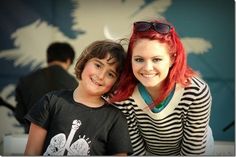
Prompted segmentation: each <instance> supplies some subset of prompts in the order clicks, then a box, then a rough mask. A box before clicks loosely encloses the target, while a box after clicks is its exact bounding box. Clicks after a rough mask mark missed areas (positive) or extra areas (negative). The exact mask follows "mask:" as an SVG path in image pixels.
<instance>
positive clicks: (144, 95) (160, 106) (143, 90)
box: [138, 83, 175, 113]
mask: <svg viewBox="0 0 236 157" xmlns="http://www.w3.org/2000/svg"><path fill="white" fill-rule="evenodd" d="M138 90H139V92H140V94H141V96H142V98H143V99H144V101H145V102H146V104H148V105H151V104H152V103H153V100H152V98H151V96H150V95H149V93H148V91H147V90H146V88H145V87H144V86H143V85H142V84H141V83H139V84H138ZM174 91H175V89H174V90H172V91H171V93H170V94H169V95H168V96H167V98H166V99H165V100H163V101H162V102H161V103H160V104H158V105H156V106H155V107H154V108H153V109H152V112H154V113H158V112H160V111H161V110H163V109H164V108H165V107H166V106H167V104H168V103H169V102H170V100H171V98H172V97H173V95H174Z"/></svg>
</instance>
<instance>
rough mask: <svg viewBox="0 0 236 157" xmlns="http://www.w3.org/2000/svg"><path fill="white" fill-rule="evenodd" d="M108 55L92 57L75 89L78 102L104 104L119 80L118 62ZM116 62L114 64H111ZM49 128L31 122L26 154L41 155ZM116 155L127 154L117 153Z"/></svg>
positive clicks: (93, 104)
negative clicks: (104, 96) (103, 96)
mask: <svg viewBox="0 0 236 157" xmlns="http://www.w3.org/2000/svg"><path fill="white" fill-rule="evenodd" d="M114 62H115V60H114V59H110V56H109V55H108V56H107V57H106V58H104V59H98V58H92V59H90V60H89V61H88V62H87V63H86V65H85V67H84V70H83V72H82V74H81V75H82V79H81V80H79V85H78V87H77V88H76V89H75V91H74V94H73V98H74V100H75V101H76V102H79V103H82V104H84V105H86V106H89V107H93V108H96V107H100V106H102V105H103V104H104V100H102V99H101V96H102V95H103V94H105V93H107V92H108V91H109V90H110V89H111V88H112V86H113V85H114V83H115V82H116V80H117V75H118V74H117V73H116V68H117V63H114ZM110 63H114V64H110ZM88 98H89V99H88ZM46 135H47V130H46V129H44V128H42V127H40V126H37V125H35V124H34V123H31V126H30V132H29V137H28V142H27V145H26V150H25V155H41V154H42V149H43V145H44V141H45V138H46ZM114 155H127V153H117V154H114Z"/></svg>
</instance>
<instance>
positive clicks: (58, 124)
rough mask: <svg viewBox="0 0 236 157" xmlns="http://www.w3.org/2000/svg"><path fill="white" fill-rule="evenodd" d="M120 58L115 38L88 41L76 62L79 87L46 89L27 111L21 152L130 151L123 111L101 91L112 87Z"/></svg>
mask: <svg viewBox="0 0 236 157" xmlns="http://www.w3.org/2000/svg"><path fill="white" fill-rule="evenodd" d="M124 59H125V51H124V49H123V47H122V46H121V45H120V44H118V43H115V42H112V41H107V40H104V41H96V42H94V43H92V44H91V45H89V46H88V47H87V48H86V49H85V50H84V51H83V52H82V54H81V56H80V57H79V59H78V61H77V63H76V66H75V74H76V77H77V79H78V80H79V85H78V87H77V88H76V89H75V90H74V91H72V90H61V91H54V92H51V93H48V94H46V95H45V96H44V97H43V98H42V99H41V100H40V101H39V102H38V103H37V104H35V106H34V108H33V109H32V110H31V111H30V112H29V113H28V115H27V116H26V118H27V119H28V120H29V121H31V126H30V131H29V137H28V142H27V146H26V150H25V155H47V156H48V155H126V154H127V153H130V152H132V147H131V143H130V138H129V133H128V128H127V123H126V119H125V117H124V115H123V114H122V112H121V111H120V110H119V109H117V108H115V107H114V106H112V105H110V104H108V103H107V102H106V100H105V98H104V97H103V96H106V97H107V96H109V95H110V94H111V93H112V92H113V91H114V87H115V84H116V82H117V80H118V79H119V76H120V73H121V70H122V69H123V65H124ZM58 79H60V78H58Z"/></svg>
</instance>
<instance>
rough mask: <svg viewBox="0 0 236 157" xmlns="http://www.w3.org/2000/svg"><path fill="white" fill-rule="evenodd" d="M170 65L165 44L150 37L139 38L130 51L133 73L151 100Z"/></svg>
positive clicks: (160, 85)
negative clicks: (131, 51)
mask: <svg viewBox="0 0 236 157" xmlns="http://www.w3.org/2000/svg"><path fill="white" fill-rule="evenodd" d="M171 65H172V62H171V58H170V55H169V49H168V46H167V44H165V43H161V42H159V41H157V40H150V39H140V40H138V41H137V42H136V43H135V45H134V48H133V53H132V69H133V73H134V75H135V77H136V78H137V79H138V80H139V82H140V83H142V84H143V86H144V87H145V88H146V89H147V91H148V93H149V94H150V96H151V97H152V99H153V100H155V99H157V96H158V91H160V90H159V89H161V88H162V83H163V81H164V80H165V79H166V77H167V75H168V73H169V69H170V67H171Z"/></svg>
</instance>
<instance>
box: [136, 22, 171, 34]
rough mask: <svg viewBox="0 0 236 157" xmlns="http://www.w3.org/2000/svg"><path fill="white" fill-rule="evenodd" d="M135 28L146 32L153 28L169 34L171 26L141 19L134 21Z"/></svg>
mask: <svg viewBox="0 0 236 157" xmlns="http://www.w3.org/2000/svg"><path fill="white" fill-rule="evenodd" d="M134 29H135V31H137V32H145V31H147V30H150V29H153V30H155V31H156V32H158V33H160V34H167V33H169V32H170V30H171V26H170V25H168V24H166V23H161V22H146V21H139V22H135V23H134Z"/></svg>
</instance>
